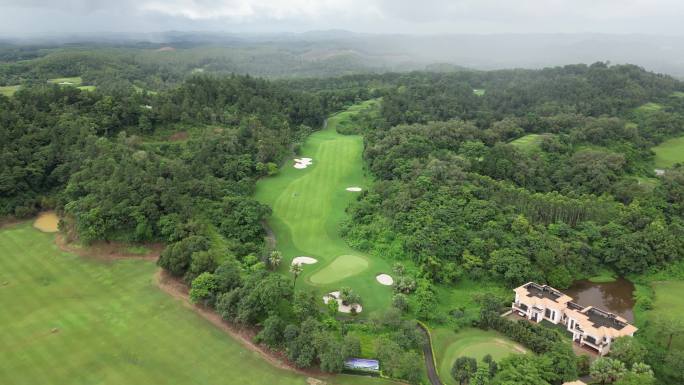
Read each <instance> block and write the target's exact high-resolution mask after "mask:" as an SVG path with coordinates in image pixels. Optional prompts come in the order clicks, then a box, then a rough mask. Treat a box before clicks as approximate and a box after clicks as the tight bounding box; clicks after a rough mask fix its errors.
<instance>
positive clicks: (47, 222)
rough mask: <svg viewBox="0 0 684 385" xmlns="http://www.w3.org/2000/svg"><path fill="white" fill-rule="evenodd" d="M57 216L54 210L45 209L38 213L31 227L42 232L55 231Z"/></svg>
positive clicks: (57, 229)
mask: <svg viewBox="0 0 684 385" xmlns="http://www.w3.org/2000/svg"><path fill="white" fill-rule="evenodd" d="M58 225H59V217H58V216H57V214H55V212H54V211H46V212H44V213H41V214H39V215H38V218H36V220H35V222H33V227H35V228H37V229H38V230H40V231H42V232H44V233H56V232H57V231H59V227H58Z"/></svg>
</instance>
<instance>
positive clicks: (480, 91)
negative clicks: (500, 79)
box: [473, 88, 486, 96]
mask: <svg viewBox="0 0 684 385" xmlns="http://www.w3.org/2000/svg"><path fill="white" fill-rule="evenodd" d="M485 92H486V90H483V89H481V88H475V89H473V93H474V94H475V95H477V96H484V94H485Z"/></svg>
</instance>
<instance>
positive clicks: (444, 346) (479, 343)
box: [432, 328, 527, 385]
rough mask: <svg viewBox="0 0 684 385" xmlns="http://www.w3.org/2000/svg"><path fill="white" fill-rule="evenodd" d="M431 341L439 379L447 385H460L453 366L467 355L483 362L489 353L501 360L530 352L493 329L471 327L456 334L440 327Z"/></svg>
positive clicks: (434, 331)
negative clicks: (453, 376) (454, 376)
mask: <svg viewBox="0 0 684 385" xmlns="http://www.w3.org/2000/svg"><path fill="white" fill-rule="evenodd" d="M432 341H433V344H434V350H435V358H436V360H437V370H438V372H439V377H440V378H441V379H442V381H443V382H444V383H445V384H448V385H455V384H457V382H456V381H455V380H454V379H453V378H452V377H451V367H452V366H453V365H454V362H455V361H456V359H457V358H458V357H461V356H468V357H473V358H475V359H477V360H478V361H481V360H482V358H483V357H484V356H485V355H487V354H490V355H491V356H492V358H494V360H495V361H499V360H501V359H502V358H505V357H507V356H509V355H511V354H523V353H526V352H527V350H526V349H525V348H523V347H522V346H520V345H518V344H516V343H515V342H513V341H511V340H509V339H508V338H506V337H505V336H504V335H502V334H499V333H497V332H495V331H491V330H489V331H485V330H480V329H471V328H468V329H463V330H461V331H459V332H458V333H454V332H453V331H452V330H450V329H448V328H437V329H434V330H432Z"/></svg>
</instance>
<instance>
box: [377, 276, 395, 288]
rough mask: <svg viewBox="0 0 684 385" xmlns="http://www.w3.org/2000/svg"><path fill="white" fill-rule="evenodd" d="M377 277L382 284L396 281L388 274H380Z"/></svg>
mask: <svg viewBox="0 0 684 385" xmlns="http://www.w3.org/2000/svg"><path fill="white" fill-rule="evenodd" d="M375 279H377V280H378V282H380V284H381V285H385V286H390V285H392V284H393V283H394V280H393V279H392V277H391V276H389V275H388V274H378V275H377V276H376V277H375Z"/></svg>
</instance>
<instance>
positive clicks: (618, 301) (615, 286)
mask: <svg viewBox="0 0 684 385" xmlns="http://www.w3.org/2000/svg"><path fill="white" fill-rule="evenodd" d="M563 292H564V293H566V294H567V295H569V296H570V297H572V298H573V299H574V302H576V303H578V304H580V305H582V306H594V307H597V308H599V309H603V310H607V311H609V312H611V313H615V314H617V315H619V316H622V317H624V318H625V319H626V320H627V321H629V322H634V312H633V311H632V309H633V308H634V297H633V292H634V284H633V283H632V282H630V281H628V280H626V279H624V278H618V279H617V280H615V282H607V283H594V282H590V281H587V280H582V281H576V282H575V283H573V284H572V286H571V287H570V288H569V289H566V290H563Z"/></svg>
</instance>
